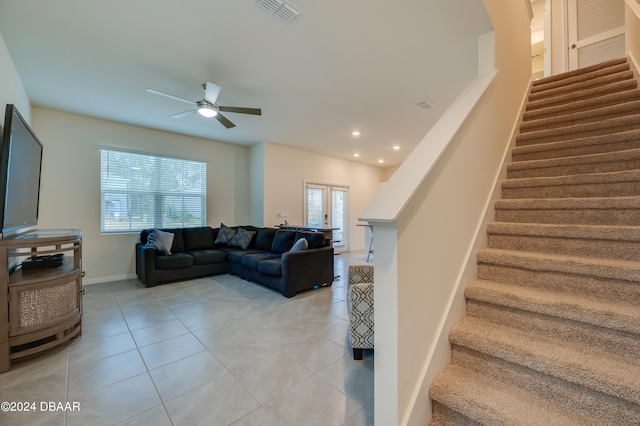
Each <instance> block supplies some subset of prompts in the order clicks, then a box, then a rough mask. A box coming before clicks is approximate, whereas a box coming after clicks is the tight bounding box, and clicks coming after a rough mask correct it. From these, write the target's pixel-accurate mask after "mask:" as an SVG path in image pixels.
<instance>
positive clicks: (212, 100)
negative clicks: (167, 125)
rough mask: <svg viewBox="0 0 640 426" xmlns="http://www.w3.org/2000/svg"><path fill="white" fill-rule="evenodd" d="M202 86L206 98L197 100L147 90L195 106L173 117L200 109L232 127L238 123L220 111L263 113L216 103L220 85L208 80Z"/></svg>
mask: <svg viewBox="0 0 640 426" xmlns="http://www.w3.org/2000/svg"><path fill="white" fill-rule="evenodd" d="M202 88H203V89H204V99H202V100H201V101H197V102H194V101H190V100H188V99H183V98H179V97H178V96H173V95H170V94H168V93H164V92H160V91H159V90H154V89H147V92H149V93H153V94H154V95H160V96H164V97H165V98H169V99H175V100H176V101H181V102H185V103H188V104H189V105H192V106H194V107H195V108H193V109H190V110H188V111H184V112H179V113H177V114H173V115H170V116H169V117H171V118H182V117H184V116H186V115H189V114H191V113H192V112H193V111H198V113H199V114H200V115H202V116H203V117H215V118H216V120H218V121H219V122H220V123H222V125H223V126H224V127H226V128H227V129H230V128H232V127H236V125H235V124H233V123H232V122H231V121H229V119H228V118H227V117H225V116H224V115H222V114H220V112H236V113H239V114H252V115H262V110H261V109H260V108H242V107H231V106H222V105H218V104H217V103H216V100H217V99H218V95H219V94H220V86H218V85H217V84H213V83H211V82H209V81H207V82H206V83H205V84H203V85H202Z"/></svg>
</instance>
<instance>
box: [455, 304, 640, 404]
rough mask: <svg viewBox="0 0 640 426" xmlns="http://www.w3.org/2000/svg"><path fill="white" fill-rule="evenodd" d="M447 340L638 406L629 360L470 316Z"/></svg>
mask: <svg viewBox="0 0 640 426" xmlns="http://www.w3.org/2000/svg"><path fill="white" fill-rule="evenodd" d="M449 340H450V341H451V343H452V344H453V345H459V346H462V347H465V348H469V349H471V350H473V351H477V352H480V353H482V354H485V355H488V356H491V357H495V358H498V359H501V360H503V361H506V362H509V363H513V364H516V365H519V366H521V367H525V368H528V369H530V370H533V371H535V372H538V373H541V374H545V375H548V376H551V377H553V378H555V379H559V380H562V381H565V382H567V383H570V384H574V385H578V386H581V387H584V388H586V389H587V390H590V391H596V392H599V393H602V394H605V395H610V396H612V397H614V398H618V399H621V400H623V401H627V402H630V403H632V404H640V369H639V368H634V367H635V365H634V364H636V363H635V360H634V359H633V358H626V357H621V356H617V355H613V354H611V353H609V352H607V351H599V350H597V349H593V348H589V347H587V346H583V345H579V344H575V343H566V342H562V341H561V340H558V339H552V338H547V337H544V336H540V335H539V334H537V333H532V332H527V331H523V330H517V329H514V328H511V327H508V326H504V325H501V324H495V323H489V322H487V321H484V320H481V319H479V318H474V317H469V316H467V317H465V318H464V319H463V320H462V321H460V322H459V323H458V324H456V325H455V326H454V327H453V328H452V329H451V332H450V333H449ZM567 392H569V387H567Z"/></svg>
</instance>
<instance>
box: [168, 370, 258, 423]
mask: <svg viewBox="0 0 640 426" xmlns="http://www.w3.org/2000/svg"><path fill="white" fill-rule="evenodd" d="M165 405H166V407H167V411H168V412H169V416H170V417H171V420H172V421H173V423H174V424H176V425H193V424H202V425H211V426H213V425H220V426H226V425H228V424H230V423H231V422H233V421H235V420H237V419H239V418H241V417H242V416H244V415H245V414H247V413H249V412H251V411H253V410H255V409H256V408H258V407H259V406H260V403H259V402H258V401H257V400H256V399H255V398H254V397H253V396H252V395H251V394H250V393H249V392H248V391H247V390H246V389H245V388H244V387H242V385H241V384H240V383H238V381H237V380H236V379H234V378H233V376H231V375H230V374H227V375H225V376H223V377H220V378H218V379H216V380H214V381H212V382H209V383H207V384H205V385H203V386H200V387H199V388H196V389H194V390H192V391H190V392H188V393H186V394H184V395H182V396H180V397H178V398H175V399H172V400H171V401H168V402H166V403H165Z"/></svg>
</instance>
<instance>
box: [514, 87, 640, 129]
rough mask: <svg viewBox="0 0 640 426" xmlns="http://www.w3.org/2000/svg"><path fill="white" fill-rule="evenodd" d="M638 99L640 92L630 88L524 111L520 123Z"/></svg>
mask: <svg viewBox="0 0 640 426" xmlns="http://www.w3.org/2000/svg"><path fill="white" fill-rule="evenodd" d="M639 99H640V90H638V89H637V88H632V89H629V90H624V91H620V92H615V93H609V94H605V95H602V96H598V97H596V98H590V99H583V100H580V101H576V102H570V103H567V104H564V105H556V106H550V107H547V108H539V109H535V110H533V111H526V112H525V113H524V114H523V115H522V122H523V123H526V122H529V121H533V120H540V119H543V118H547V117H553V118H555V117H561V116H564V115H571V114H575V113H579V112H584V111H591V110H593V108H594V105H597V106H598V107H599V108H604V107H608V106H612V105H617V104H620V103H624V102H632V101H635V100H639Z"/></svg>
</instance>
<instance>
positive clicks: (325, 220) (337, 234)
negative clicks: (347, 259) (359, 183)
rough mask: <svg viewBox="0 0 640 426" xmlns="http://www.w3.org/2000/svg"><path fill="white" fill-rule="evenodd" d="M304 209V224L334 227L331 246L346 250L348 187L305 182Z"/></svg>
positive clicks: (347, 246)
mask: <svg viewBox="0 0 640 426" xmlns="http://www.w3.org/2000/svg"><path fill="white" fill-rule="evenodd" d="M304 187H305V188H304V192H305V196H304V211H305V221H306V226H310V227H318V228H336V229H334V231H333V237H332V240H333V246H334V247H335V248H336V249H337V250H340V251H348V250H349V244H348V241H349V240H348V234H349V229H348V228H349V188H347V187H345V186H335V185H325V184H317V183H309V182H305V185H304Z"/></svg>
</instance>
